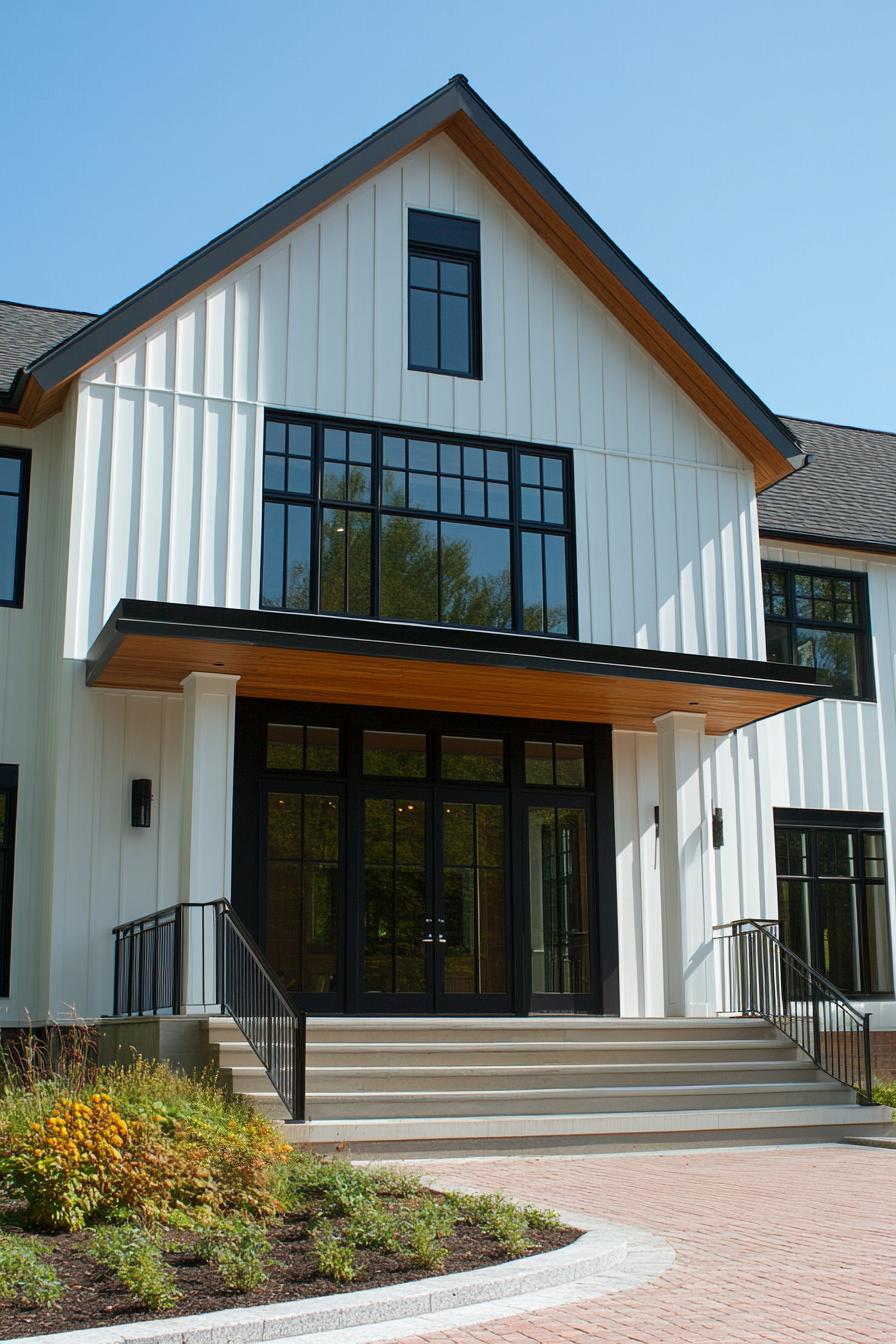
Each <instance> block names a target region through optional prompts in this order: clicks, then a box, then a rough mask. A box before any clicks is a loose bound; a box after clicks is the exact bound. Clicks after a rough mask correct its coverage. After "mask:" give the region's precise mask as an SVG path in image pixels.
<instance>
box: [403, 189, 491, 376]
mask: <svg viewBox="0 0 896 1344" xmlns="http://www.w3.org/2000/svg"><path fill="white" fill-rule="evenodd" d="M481 326H482V318H481V300H480V288H479V221H478V220H475V219H463V218H461V217H460V216H459V215H438V214H434V213H432V212H430V211H428V210H409V211H408V367H409V368H411V369H421V370H423V371H424V372H428V373H447V374H452V375H454V376H455V377H460V378H481V377H482V333H481Z"/></svg>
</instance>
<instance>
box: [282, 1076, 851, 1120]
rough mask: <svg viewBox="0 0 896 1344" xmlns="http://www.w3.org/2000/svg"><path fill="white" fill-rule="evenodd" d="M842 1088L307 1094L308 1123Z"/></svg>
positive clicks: (815, 1098) (633, 1107)
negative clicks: (314, 1121)
mask: <svg viewBox="0 0 896 1344" xmlns="http://www.w3.org/2000/svg"><path fill="white" fill-rule="evenodd" d="M851 1100H852V1093H851V1092H850V1091H849V1089H848V1088H846V1087H843V1086H842V1085H841V1084H839V1083H836V1082H834V1081H833V1080H832V1079H829V1080H828V1082H826V1083H728V1084H723V1085H717V1084H703V1085H698V1086H691V1087H674V1086H667V1087H663V1086H659V1087H643V1086H642V1087H638V1086H630V1087H564V1088H559V1087H557V1088H555V1087H539V1088H528V1089H525V1090H522V1089H521V1090H512V1089H510V1088H504V1089H503V1090H501V1091H492V1090H482V1091H479V1092H471V1091H464V1092H374V1093H363V1092H318V1091H317V1090H311V1091H309V1092H308V1093H307V1107H308V1116H309V1118H310V1119H312V1120H336V1119H339V1117H340V1116H341V1117H344V1118H346V1119H351V1120H355V1119H360V1118H364V1119H376V1118H385V1117H388V1116H392V1117H395V1118H397V1119H400V1118H402V1117H403V1116H419V1117H423V1116H454V1115H470V1116H473V1115H491V1116H497V1115H554V1114H563V1115H573V1114H579V1113H582V1112H587V1113H588V1114H590V1115H611V1114H612V1113H613V1112H616V1111H623V1112H629V1111H639V1112H641V1111H644V1112H646V1111H677V1110H687V1111H696V1110H702V1109H704V1108H706V1109H710V1110H722V1109H725V1110H728V1109H731V1108H743V1107H746V1106H749V1107H757V1106H806V1107H809V1106H826V1105H830V1106H839V1105H844V1104H846V1103H847V1102H850V1101H851Z"/></svg>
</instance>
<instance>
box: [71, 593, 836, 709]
mask: <svg viewBox="0 0 896 1344" xmlns="http://www.w3.org/2000/svg"><path fill="white" fill-rule="evenodd" d="M190 672H211V673H225V674H230V675H233V676H238V677H239V678H240V680H239V684H238V686H237V694H238V695H247V696H256V697H263V698H270V699H279V700H305V701H308V700H318V701H321V702H326V703H332V704H356V705H375V706H383V707H389V708H403V709H431V710H442V711H448V712H453V713H462V714H495V715H508V716H511V717H522V718H528V719H531V718H538V717H545V718H548V719H566V720H570V721H574V722H578V723H609V724H612V726H613V727H614V728H621V729H631V730H637V731H647V732H651V731H653V730H654V719H656V718H658V717H659V716H660V715H661V714H666V713H669V712H671V711H675V710H680V711H684V712H686V713H694V714H705V715H706V731H707V732H708V733H711V734H721V733H728V732H731V731H733V730H734V729H735V728H741V727H744V726H745V725H746V724H749V723H754V722H755V721H756V720H758V719H763V718H767V717H769V716H770V715H772V714H779V713H781V712H782V711H783V710H787V709H793V708H795V707H796V706H798V705H803V704H807V703H809V702H810V701H812V700H816V699H819V698H821V697H822V696H823V695H824V694H825V689H826V688H825V687H824V686H816V685H815V684H814V681H813V680H812V679H811V678H812V677H813V676H814V674H813V673H811V672H807V670H806V669H804V668H792V667H782V666H780V665H777V664H771V663H762V662H752V661H747V660H743V659H731V658H711V657H701V656H697V655H693V656H692V655H685V654H670V653H657V652H655V651H652V650H646V649H623V648H616V647H612V646H608V645H597V644H583V643H578V642H574V641H565V640H557V641H554V640H548V639H544V638H539V637H536V636H527V635H514V634H492V633H489V632H484V631H474V630H463V631H458V630H445V629H438V628H432V627H428V626H415V625H404V624H397V623H389V622H380V621H369V620H354V619H351V618H343V617H332V616H306V615H295V614H291V613H290V614H287V613H280V612H266V611H233V610H229V609H224V608H215V607H192V606H179V605H172V604H170V603H163V602H138V601H129V600H124V601H122V602H120V603H119V604H118V606H117V607H116V609H115V611H114V612H113V613H112V615H111V616H110V617H109V620H108V621H107V622H106V625H105V627H104V628H103V630H102V632H101V634H100V635H99V637H98V638H97V640H96V642H95V644H94V645H93V647H92V649H91V650H90V653H89V654H88V658H87V684H88V686H93V687H107V688H115V689H119V690H140V691H156V692H165V693H170V692H179V691H180V690H181V683H182V681H183V680H184V678H185V677H186V676H187V675H188V674H189V673H190Z"/></svg>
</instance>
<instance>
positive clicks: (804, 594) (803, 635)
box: [762, 562, 874, 700]
mask: <svg viewBox="0 0 896 1344" xmlns="http://www.w3.org/2000/svg"><path fill="white" fill-rule="evenodd" d="M762 600H763V609H764V614H765V644H766V657H767V658H768V661H769V662H770V663H794V664H796V665H797V666H801V667H814V668H816V669H817V671H818V674H819V681H825V680H827V681H828V682H829V683H830V687H831V695H833V696H838V697H841V698H844V699H853V700H870V699H873V698H874V677H873V673H872V661H871V633H870V621H869V615H868V580H867V576H866V575H864V574H853V573H850V572H848V571H844V570H831V569H814V568H807V567H806V566H803V565H779V564H771V563H766V562H763V565H762Z"/></svg>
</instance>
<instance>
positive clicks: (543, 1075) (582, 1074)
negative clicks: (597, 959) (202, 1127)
mask: <svg viewBox="0 0 896 1344" xmlns="http://www.w3.org/2000/svg"><path fill="white" fill-rule="evenodd" d="M233 1073H234V1076H238V1077H240V1078H244V1079H245V1081H246V1084H247V1085H251V1078H252V1075H251V1074H248V1073H245V1072H241V1071H240V1070H239V1069H234V1070H233ZM824 1080H825V1075H824V1074H823V1073H822V1072H821V1070H820V1069H816V1068H815V1067H814V1066H813V1065H812V1064H811V1063H806V1064H805V1065H801V1064H798V1063H797V1064H793V1065H788V1066H787V1067H785V1068H783V1069H781V1068H775V1067H772V1066H771V1065H766V1066H764V1067H763V1066H762V1065H761V1064H760V1065H758V1066H756V1065H754V1066H752V1067H750V1068H749V1069H743V1068H734V1067H731V1068H725V1067H723V1068H716V1069H713V1070H712V1071H711V1072H710V1071H708V1070H706V1069H705V1068H701V1067H700V1066H699V1065H696V1064H695V1065H694V1066H693V1067H691V1066H689V1065H685V1066H683V1067H681V1066H679V1068H677V1069H674V1070H671V1069H669V1068H668V1067H665V1068H663V1067H660V1068H657V1069H656V1070H649V1069H644V1068H643V1067H642V1066H640V1065H631V1066H630V1067H628V1068H612V1069H606V1070H604V1069H593V1068H589V1067H587V1066H584V1065H583V1066H582V1067H581V1068H573V1069H563V1070H553V1069H550V1068H548V1067H545V1068H543V1069H537V1070H534V1071H531V1070H528V1069H520V1070H515V1071H513V1072H508V1073H498V1072H497V1071H496V1070H489V1069H483V1070H482V1072H481V1073H479V1072H478V1071H477V1073H476V1074H471V1073H462V1072H460V1071H458V1072H457V1073H451V1074H428V1073H427V1072H426V1071H425V1070H422V1069H421V1070H410V1071H408V1072H407V1073H405V1072H404V1071H403V1070H402V1071H399V1070H394V1069H385V1070H383V1072H382V1073H381V1074H373V1073H371V1072H369V1071H368V1072H365V1071H364V1070H363V1069H357V1070H352V1069H319V1068H311V1069H309V1070H308V1074H307V1084H308V1090H309V1091H313V1092H343V1093H350V1094H369V1093H376V1092H394V1091H395V1090H396V1089H397V1088H401V1089H402V1090H404V1091H407V1092H432V1093H439V1092H477V1091H480V1090H482V1089H484V1088H485V1089H488V1091H490V1092H494V1091H500V1090H502V1089H504V1088H506V1089H509V1090H514V1089H530V1090H531V1089H536V1088H557V1087H637V1086H639V1085H642V1084H643V1085H645V1086H652V1085H657V1086H662V1085H671V1086H673V1087H698V1086H701V1085H704V1084H707V1083H819V1082H823V1081H824Z"/></svg>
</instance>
